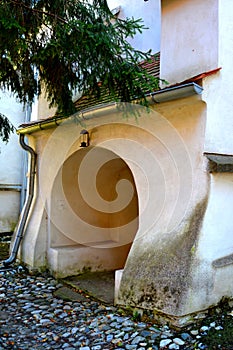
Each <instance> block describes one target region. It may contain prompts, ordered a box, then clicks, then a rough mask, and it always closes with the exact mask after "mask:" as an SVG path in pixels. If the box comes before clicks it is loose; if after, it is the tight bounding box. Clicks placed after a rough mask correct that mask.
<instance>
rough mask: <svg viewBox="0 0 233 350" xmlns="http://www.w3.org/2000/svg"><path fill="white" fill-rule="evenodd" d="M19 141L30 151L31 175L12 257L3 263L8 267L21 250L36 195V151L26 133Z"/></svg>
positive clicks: (21, 135)
mask: <svg viewBox="0 0 233 350" xmlns="http://www.w3.org/2000/svg"><path fill="white" fill-rule="evenodd" d="M19 142H20V145H21V146H22V148H23V149H24V150H25V151H27V152H29V153H30V156H31V157H30V175H29V182H28V195H27V199H26V201H25V204H24V207H23V210H22V213H21V215H20V219H19V223H18V225H17V227H16V235H15V240H14V243H13V248H12V251H11V254H10V257H9V258H8V259H7V260H5V261H3V265H4V266H5V267H8V266H9V265H11V264H12V263H13V262H14V261H15V260H16V257H17V253H18V250H19V246H20V242H21V240H22V238H23V234H24V229H25V226H26V222H27V219H28V214H29V211H30V208H31V204H32V199H33V196H34V184H35V170H36V153H35V151H34V150H33V149H32V148H31V147H30V146H28V145H27V144H26V143H25V141H24V134H20V136H19Z"/></svg>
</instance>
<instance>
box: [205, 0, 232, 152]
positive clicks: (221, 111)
mask: <svg viewBox="0 0 233 350" xmlns="http://www.w3.org/2000/svg"><path fill="white" fill-rule="evenodd" d="M232 16H233V2H232V1H231V0H226V1H219V59H218V67H220V68H221V70H220V71H219V72H218V73H216V74H214V75H212V76H209V77H207V78H205V79H204V81H203V88H204V91H203V99H204V100H205V101H206V103H207V106H208V107H207V112H208V118H207V124H206V140H205V151H206V152H209V153H222V154H227V155H233V137H232V135H233V114H232V92H233V81H232V59H233V38H232V34H231V33H232V31H233V23H232Z"/></svg>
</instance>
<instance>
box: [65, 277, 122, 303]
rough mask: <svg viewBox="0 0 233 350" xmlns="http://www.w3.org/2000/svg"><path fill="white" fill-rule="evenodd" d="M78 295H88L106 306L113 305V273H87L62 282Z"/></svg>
mask: <svg viewBox="0 0 233 350" xmlns="http://www.w3.org/2000/svg"><path fill="white" fill-rule="evenodd" d="M62 281H63V283H65V284H66V285H67V286H69V287H72V288H73V289H74V290H76V291H77V292H78V293H79V294H81V295H85V293H86V294H87V295H89V296H90V297H93V298H95V299H98V300H100V301H101V302H104V303H106V304H113V303H114V285H115V272H114V271H110V272H109V271H107V272H88V273H84V274H82V275H78V276H71V277H67V278H65V279H63V280H62Z"/></svg>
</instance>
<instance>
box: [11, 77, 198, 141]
mask: <svg viewBox="0 0 233 350" xmlns="http://www.w3.org/2000/svg"><path fill="white" fill-rule="evenodd" d="M202 91H203V88H202V87H201V86H200V85H198V84H196V83H194V82H191V83H186V84H181V85H177V86H173V87H168V88H165V89H161V90H159V91H156V92H153V93H151V94H148V95H147V96H146V100H147V102H148V103H149V104H155V103H162V102H167V101H172V100H177V99H180V98H185V97H189V96H193V95H200V94H201V93H202ZM136 101H137V100H135V101H132V102H136ZM118 105H119V104H118V103H117V102H110V103H104V104H100V105H97V106H95V107H91V108H86V109H84V110H82V111H80V112H78V113H76V114H74V115H72V116H70V117H62V116H54V117H52V118H49V119H45V120H41V121H37V122H35V123H32V124H27V125H25V126H24V125H22V128H21V129H18V130H17V134H19V135H25V134H32V133H34V132H36V131H41V130H47V129H51V128H54V127H56V126H59V125H60V124H62V123H63V122H64V121H69V120H70V121H71V120H72V119H76V120H77V121H78V120H80V122H82V121H84V120H85V119H91V118H94V117H98V116H100V115H103V113H104V114H107V113H112V112H114V111H115V110H116V109H117V106H118ZM80 115H81V117H82V119H80ZM71 118H72V119H71Z"/></svg>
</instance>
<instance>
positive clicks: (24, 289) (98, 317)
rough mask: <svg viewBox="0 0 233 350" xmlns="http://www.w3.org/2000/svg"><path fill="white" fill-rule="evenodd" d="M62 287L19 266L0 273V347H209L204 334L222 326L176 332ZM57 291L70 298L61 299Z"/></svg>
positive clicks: (87, 349) (95, 349)
mask: <svg viewBox="0 0 233 350" xmlns="http://www.w3.org/2000/svg"><path fill="white" fill-rule="evenodd" d="M66 288H67V287H66V286H64V285H63V284H61V283H59V282H58V281H56V280H55V279H53V278H52V277H50V276H49V275H40V276H35V275H31V274H29V273H28V272H27V271H25V270H24V269H23V268H20V267H19V268H17V269H15V270H10V271H5V272H1V271H0V350H2V349H12V350H13V349H17V350H21V349H22V350H24V349H30V350H33V349H41V350H42V349H66V350H73V349H79V350H101V349H106V350H107V349H129V350H130V349H137V350H152V349H154V350H158V349H211V348H210V347H208V345H206V344H204V343H203V338H204V337H205V335H207V334H208V332H209V331H211V330H214V331H215V332H216V333H217V332H221V330H222V329H223V327H222V326H221V325H220V323H219V322H211V323H210V324H208V322H207V324H206V325H203V324H202V325H199V326H197V325H196V326H192V327H189V328H187V329H186V330H183V331H180V332H175V331H174V330H172V329H170V328H169V327H168V326H163V327H159V326H157V325H155V324H153V323H150V322H142V321H136V320H135V315H134V317H133V316H129V315H126V314H124V315H123V314H122V313H120V312H119V310H118V309H117V308H116V307H114V306H111V305H110V306H109V305H104V304H103V303H101V302H98V301H96V300H91V299H90V298H88V297H86V296H85V295H84V296H83V295H80V296H79V297H76V298H75V296H76V295H77V293H75V292H73V291H72V290H71V289H69V290H68V293H66V292H67V290H66ZM67 289H68V288H67ZM59 291H60V292H61V293H58V292H59ZM62 292H64V293H63V294H64V295H69V299H70V300H72V301H69V300H66V299H67V298H65V297H64V298H61V295H62ZM72 293H75V294H72ZM75 299H76V300H75ZM229 315H230V316H232V315H233V312H232V311H231V312H230V313H229ZM230 316H229V317H230ZM218 348H221V347H218ZM222 349H233V346H232V347H230V345H229V348H228V347H222Z"/></svg>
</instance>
